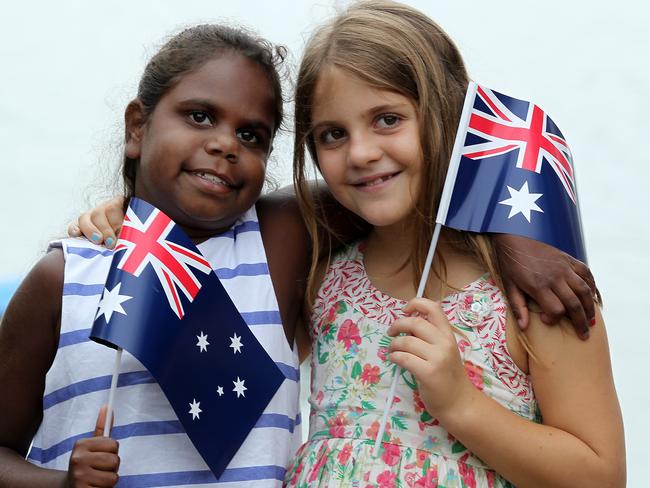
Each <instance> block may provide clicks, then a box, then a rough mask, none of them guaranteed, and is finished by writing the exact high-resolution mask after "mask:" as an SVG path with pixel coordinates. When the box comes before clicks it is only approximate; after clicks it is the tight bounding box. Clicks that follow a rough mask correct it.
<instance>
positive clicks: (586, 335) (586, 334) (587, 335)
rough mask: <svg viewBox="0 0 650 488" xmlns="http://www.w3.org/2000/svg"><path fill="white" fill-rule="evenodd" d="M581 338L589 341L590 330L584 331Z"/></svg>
mask: <svg viewBox="0 0 650 488" xmlns="http://www.w3.org/2000/svg"><path fill="white" fill-rule="evenodd" d="M581 337H582V338H583V339H585V340H587V339H589V331H588V330H585V331H583V332H582V334H581Z"/></svg>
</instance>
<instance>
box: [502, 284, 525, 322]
mask: <svg viewBox="0 0 650 488" xmlns="http://www.w3.org/2000/svg"><path fill="white" fill-rule="evenodd" d="M504 287H505V289H506V295H508V303H510V308H511V309H512V313H513V314H514V315H515V319H517V325H518V326H519V328H520V329H521V330H526V328H528V304H527V303H526V296H525V295H524V294H523V292H522V291H521V290H520V289H519V287H518V286H517V285H516V284H515V283H514V282H512V281H510V280H508V281H507V282H504Z"/></svg>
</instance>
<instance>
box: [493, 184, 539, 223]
mask: <svg viewBox="0 0 650 488" xmlns="http://www.w3.org/2000/svg"><path fill="white" fill-rule="evenodd" d="M508 191H509V192H510V198H507V199H505V200H502V201H500V202H499V204H500V205H510V214H509V215H508V218H509V219H511V218H512V217H514V216H515V215H517V214H519V213H520V214H521V215H523V216H524V218H525V219H526V220H527V221H528V222H529V223H530V212H531V211H534V212H542V213H544V210H542V209H541V208H539V206H537V204H536V203H535V202H536V201H537V200H538V199H539V197H541V196H542V195H543V194H542V193H530V192H529V191H528V182H527V181H525V182H524V184H523V185H522V186H521V188H520V189H519V190H515V189H514V188H512V187H510V186H509V187H508Z"/></svg>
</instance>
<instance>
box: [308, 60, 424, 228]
mask: <svg viewBox="0 0 650 488" xmlns="http://www.w3.org/2000/svg"><path fill="white" fill-rule="evenodd" d="M312 123H313V131H312V135H313V138H314V143H315V148H316V155H317V157H318V164H319V166H320V171H321V173H322V175H323V178H324V179H325V181H326V182H327V185H328V186H329V188H330V190H331V192H332V194H333V195H334V197H335V198H336V199H337V200H338V201H339V202H340V203H341V204H342V205H344V206H345V207H346V208H348V209H349V210H351V211H352V212H354V213H355V214H357V215H359V216H360V217H362V218H363V219H364V220H366V221H367V222H369V223H370V224H372V225H374V226H380V227H384V226H390V225H394V224H398V223H402V222H404V221H405V220H406V219H408V218H410V217H411V216H412V214H413V209H414V208H415V200H416V197H417V195H418V191H419V189H420V179H421V175H420V171H421V167H422V155H421V149H420V136H419V127H418V120H417V113H416V109H415V106H414V105H413V102H412V100H411V99H409V98H407V97H405V96H403V95H400V94H398V93H396V92H392V91H388V90H380V89H377V88H374V87H372V86H370V85H369V84H368V83H366V82H364V81H362V80H361V79H360V78H358V77H356V76H354V75H352V74H349V73H347V72H346V71H344V70H341V69H339V68H336V67H330V68H328V69H327V70H325V71H324V72H323V73H322V74H321V75H320V77H319V80H318V83H317V84H316V90H315V93H314V108H313V110H312Z"/></svg>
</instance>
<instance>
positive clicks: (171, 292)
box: [115, 207, 212, 319]
mask: <svg viewBox="0 0 650 488" xmlns="http://www.w3.org/2000/svg"><path fill="white" fill-rule="evenodd" d="M174 226H175V224H174V221H172V220H171V219H170V218H169V217H167V215H165V214H164V213H162V212H161V211H160V210H158V209H155V210H154V211H153V212H151V214H149V216H148V217H147V218H146V220H145V221H144V222H142V221H141V220H140V218H139V217H138V216H137V215H136V213H135V212H134V211H133V209H132V208H131V207H129V208H128V209H127V211H126V216H125V218H124V223H123V225H122V231H121V232H120V237H119V240H118V241H117V245H116V246H115V251H121V250H126V252H125V253H124V255H123V256H122V259H121V260H120V262H119V263H118V264H117V268H118V269H122V270H124V271H126V272H127V273H131V274H132V275H134V276H140V274H141V273H142V270H144V269H145V267H147V266H148V265H151V267H152V268H153V270H154V271H155V273H156V276H158V279H159V280H160V284H161V286H162V288H163V290H164V292H165V295H166V296H167V301H168V302H169V306H170V307H171V309H172V310H173V311H174V313H175V314H176V315H177V316H178V318H179V319H182V318H183V316H184V315H185V312H184V310H183V304H182V303H181V300H180V298H179V295H178V290H180V291H181V292H183V294H184V295H185V297H186V298H187V299H188V300H189V301H190V302H192V300H194V298H195V297H196V295H197V293H198V292H199V290H200V289H201V282H200V281H199V280H198V279H197V278H196V276H195V275H194V274H193V273H192V271H191V270H190V267H192V268H195V269H197V270H199V271H201V272H202V273H205V274H209V273H210V272H211V271H212V268H211V267H210V263H208V262H207V261H206V260H205V259H204V258H203V256H201V255H200V254H198V253H196V252H194V251H191V250H190V249H188V248H186V247H183V246H181V245H179V244H176V243H175V242H173V241H171V240H168V239H167V236H168V235H169V233H170V232H171V231H172V229H173V228H174Z"/></svg>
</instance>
